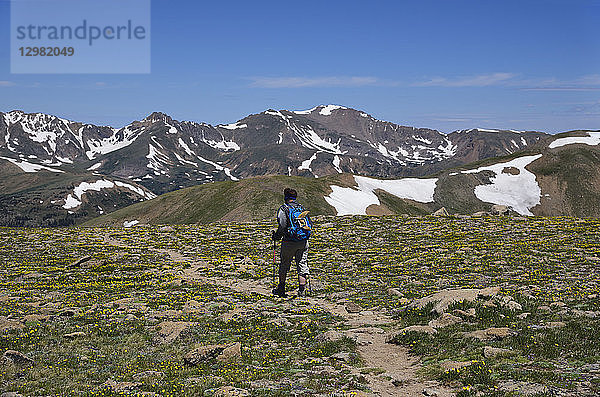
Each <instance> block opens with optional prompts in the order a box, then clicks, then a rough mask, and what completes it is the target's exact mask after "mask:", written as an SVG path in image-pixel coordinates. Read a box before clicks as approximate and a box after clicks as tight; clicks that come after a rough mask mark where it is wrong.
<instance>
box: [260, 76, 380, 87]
mask: <svg viewBox="0 0 600 397" xmlns="http://www.w3.org/2000/svg"><path fill="white" fill-rule="evenodd" d="M252 80H253V81H252V83H251V84H250V86H251V87H256V88H305V87H361V86H368V85H378V84H380V83H381V81H380V80H379V79H378V78H376V77H370V76H352V77H340V76H329V77H255V78H252Z"/></svg>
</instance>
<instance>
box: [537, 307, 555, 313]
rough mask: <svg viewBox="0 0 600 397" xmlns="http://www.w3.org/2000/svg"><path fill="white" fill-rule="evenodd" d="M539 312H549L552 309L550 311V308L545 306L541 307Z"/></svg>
mask: <svg viewBox="0 0 600 397" xmlns="http://www.w3.org/2000/svg"><path fill="white" fill-rule="evenodd" d="M538 310H539V311H541V312H549V311H552V309H550V306H546V305H543V306H540V307H538Z"/></svg>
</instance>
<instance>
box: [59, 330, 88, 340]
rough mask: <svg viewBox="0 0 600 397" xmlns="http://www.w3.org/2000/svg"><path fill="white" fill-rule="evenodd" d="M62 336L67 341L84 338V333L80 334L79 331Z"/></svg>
mask: <svg viewBox="0 0 600 397" xmlns="http://www.w3.org/2000/svg"><path fill="white" fill-rule="evenodd" d="M63 336H64V337H65V338H67V339H75V338H79V337H82V336H85V332H81V331H79V332H71V333H70V334H64V335H63Z"/></svg>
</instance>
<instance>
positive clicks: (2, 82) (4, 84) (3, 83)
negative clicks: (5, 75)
mask: <svg viewBox="0 0 600 397" xmlns="http://www.w3.org/2000/svg"><path fill="white" fill-rule="evenodd" d="M15 85H16V84H15V83H13V82H12V81H6V80H0V87H13V86H15Z"/></svg>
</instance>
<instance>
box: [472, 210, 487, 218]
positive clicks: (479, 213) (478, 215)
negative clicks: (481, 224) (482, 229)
mask: <svg viewBox="0 0 600 397" xmlns="http://www.w3.org/2000/svg"><path fill="white" fill-rule="evenodd" d="M486 215H489V214H488V213H487V212H485V211H478V212H474V213H473V214H472V215H471V216H472V217H473V218H481V217H482V216H486Z"/></svg>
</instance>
